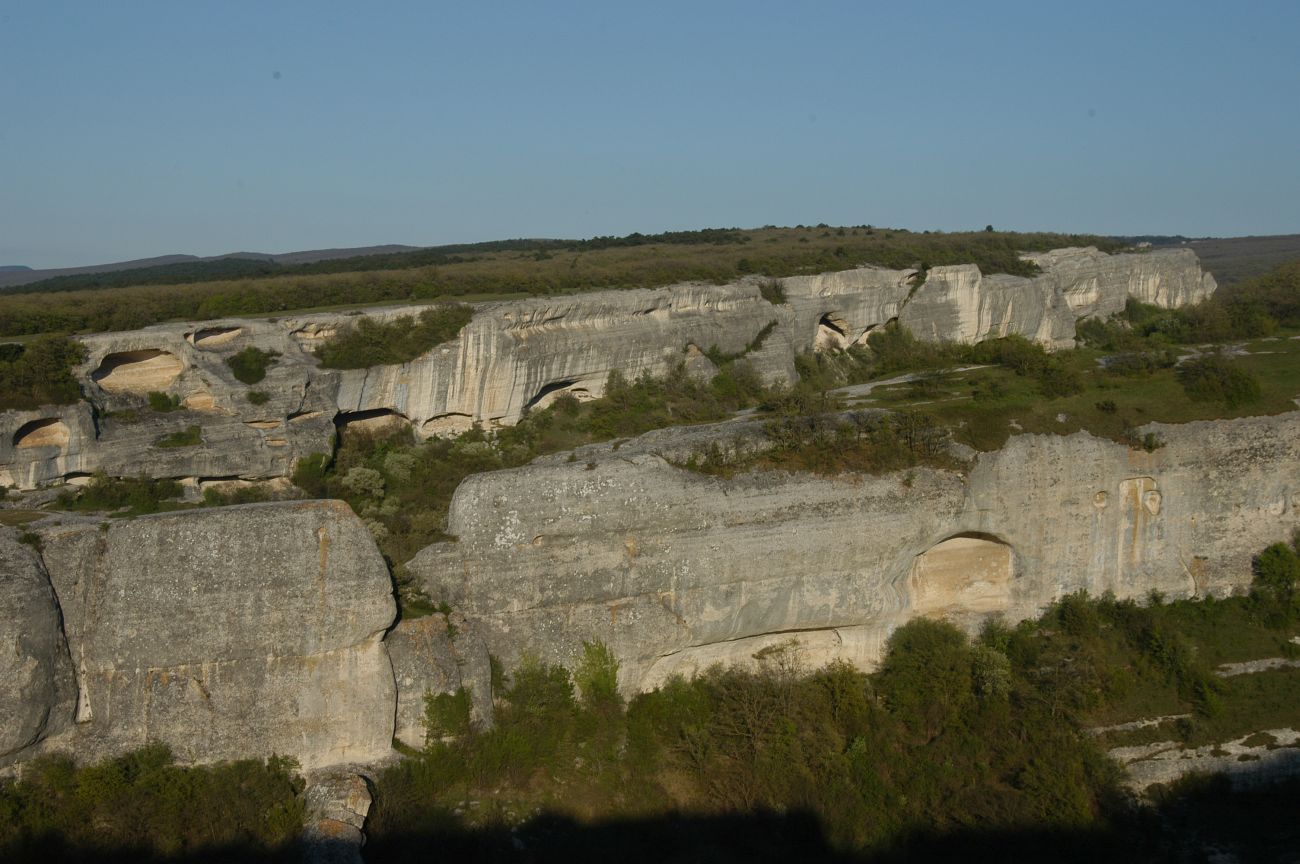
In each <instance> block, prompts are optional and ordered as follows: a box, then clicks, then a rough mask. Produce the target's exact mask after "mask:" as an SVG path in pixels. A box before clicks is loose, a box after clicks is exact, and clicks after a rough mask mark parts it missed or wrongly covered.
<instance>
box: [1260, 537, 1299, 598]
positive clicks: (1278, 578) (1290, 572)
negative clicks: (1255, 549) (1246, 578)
mask: <svg viewBox="0 0 1300 864" xmlns="http://www.w3.org/2000/svg"><path fill="white" fill-rule="evenodd" d="M1254 569H1255V581H1256V583H1257V584H1259V585H1262V586H1264V587H1266V588H1269V589H1271V590H1273V591H1275V592H1279V593H1284V594H1289V593H1290V592H1291V591H1293V590H1294V589H1295V586H1296V583H1297V582H1300V555H1297V554H1296V550H1295V548H1294V547H1293V546H1290V545H1289V544H1286V543H1274V544H1273V545H1272V546H1269V547H1268V548H1267V549H1265V550H1264V551H1263V552H1261V553H1259V555H1258V556H1257V557H1256V558H1255V562H1254Z"/></svg>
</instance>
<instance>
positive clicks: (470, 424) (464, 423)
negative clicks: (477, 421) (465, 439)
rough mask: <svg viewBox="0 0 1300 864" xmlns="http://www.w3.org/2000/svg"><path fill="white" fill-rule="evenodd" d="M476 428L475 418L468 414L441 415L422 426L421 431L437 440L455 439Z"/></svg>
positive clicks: (431, 418)
mask: <svg viewBox="0 0 1300 864" xmlns="http://www.w3.org/2000/svg"><path fill="white" fill-rule="evenodd" d="M472 428H474V418H473V417H471V416H470V415H468V414H458V413H455V412H453V413H449V414H439V415H438V416H437V417H430V418H429V419H428V420H425V421H424V423H422V424H421V425H420V431H421V432H422V433H424V434H425V435H429V436H433V437H436V438H453V437H455V436H457V435H460V434H461V433H463V432H468V431H469V430H470V429H472Z"/></svg>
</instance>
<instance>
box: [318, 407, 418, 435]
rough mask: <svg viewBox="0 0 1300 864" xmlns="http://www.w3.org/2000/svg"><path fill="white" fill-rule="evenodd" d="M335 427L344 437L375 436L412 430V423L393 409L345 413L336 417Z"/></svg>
mask: <svg viewBox="0 0 1300 864" xmlns="http://www.w3.org/2000/svg"><path fill="white" fill-rule="evenodd" d="M334 425H335V426H337V427H338V430H339V433H340V434H342V435H346V434H349V433H357V432H361V433H364V434H368V435H375V434H388V433H390V432H394V431H398V430H402V429H410V428H411V421H410V420H408V419H407V418H406V417H405V416H403V415H402V414H399V413H398V412H396V411H394V410H393V409H391V408H375V409H372V410H370V411H343V412H341V413H339V414H338V415H336V416H335V417H334Z"/></svg>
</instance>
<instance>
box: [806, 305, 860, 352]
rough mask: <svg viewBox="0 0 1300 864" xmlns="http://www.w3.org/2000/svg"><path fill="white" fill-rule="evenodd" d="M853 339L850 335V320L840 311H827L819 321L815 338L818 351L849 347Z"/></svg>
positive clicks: (814, 346)
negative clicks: (844, 317)
mask: <svg viewBox="0 0 1300 864" xmlns="http://www.w3.org/2000/svg"><path fill="white" fill-rule="evenodd" d="M852 341H853V340H852V339H851V338H850V337H849V322H847V321H845V320H844V319H843V318H841V317H839V315H838V313H835V312H827V313H826V314H825V315H823V316H822V317H821V320H819V321H818V322H817V335H816V336H815V337H814V338H813V349H814V350H816V351H838V350H842V349H844V348H847V347H848V346H849V344H850V343H851V342H852Z"/></svg>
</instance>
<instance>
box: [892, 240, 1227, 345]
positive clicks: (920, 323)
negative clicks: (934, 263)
mask: <svg viewBox="0 0 1300 864" xmlns="http://www.w3.org/2000/svg"><path fill="white" fill-rule="evenodd" d="M1025 257H1026V258H1027V259H1029V260H1030V261H1033V262H1034V263H1036V264H1038V265H1039V267H1041V268H1042V271H1043V272H1042V275H1040V276H1036V277H1034V278H1032V279H1026V278H1022V277H1018V276H1007V275H992V276H984V275H982V274H981V273H980V271H979V269H978V268H977V267H975V266H973V265H969V264H967V265H961V266H956V267H935V268H933V269H932V270H930V271H929V273H928V274H927V278H926V281H925V284H924V285H923V286H922V287H921V288H920V289H919V290H918V291H917V292H916V295H915V296H914V297H913V298H912V299H911V301H910V302H909V303H908V304H907V306H906V308H905V309H904V310H903V312H902V314H901V315H900V316H899V322H900V323H901V324H902V325H903V326H905V327H907V328H908V329H909V330H911V331H912V332H913V333H915V334H916V335H917V336H920V337H921V338H925V339H933V340H949V341H953V342H963V343H967V344H970V343H973V342H978V341H980V340H981V339H985V338H988V337H1000V336H1007V335H1010V334H1018V335H1021V336H1025V337H1027V338H1029V339H1033V340H1034V341H1035V342H1040V343H1042V344H1043V345H1046V346H1047V347H1048V348H1069V347H1072V346H1073V345H1074V326H1075V323H1076V322H1078V321H1080V320H1082V319H1084V318H1097V317H1099V318H1106V317H1109V316H1111V315H1114V314H1115V313H1117V312H1120V311H1122V310H1123V309H1124V304H1125V302H1126V301H1127V300H1128V298H1129V297H1133V298H1135V299H1137V300H1141V301H1142V302H1143V303H1152V304H1154V305H1157V306H1162V307H1165V308H1173V307H1177V306H1189V305H1192V304H1194V303H1199V302H1200V301H1201V300H1204V299H1205V298H1207V297H1209V296H1210V295H1211V294H1213V293H1214V290H1215V288H1216V285H1215V282H1214V277H1213V276H1211V275H1210V274H1209V273H1202V272H1201V269H1200V266H1199V265H1198V263H1197V260H1196V253H1194V252H1192V251H1191V250H1190V249H1171V250H1166V251H1160V252H1147V253H1143V254H1136V255H1106V254H1105V253H1102V252H1099V251H1097V250H1096V249H1094V248H1091V247H1089V248H1085V249H1058V250H1056V251H1053V252H1046V253H1043V254H1039V255H1026V256H1025Z"/></svg>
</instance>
